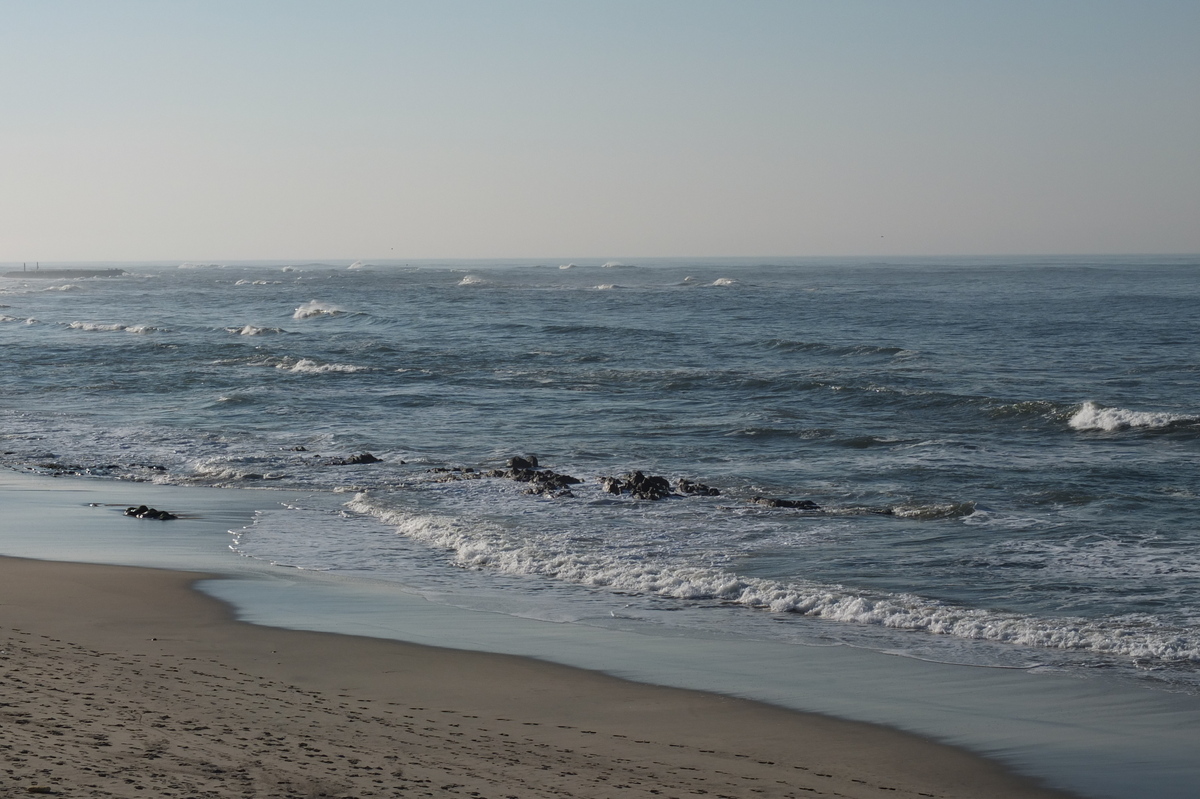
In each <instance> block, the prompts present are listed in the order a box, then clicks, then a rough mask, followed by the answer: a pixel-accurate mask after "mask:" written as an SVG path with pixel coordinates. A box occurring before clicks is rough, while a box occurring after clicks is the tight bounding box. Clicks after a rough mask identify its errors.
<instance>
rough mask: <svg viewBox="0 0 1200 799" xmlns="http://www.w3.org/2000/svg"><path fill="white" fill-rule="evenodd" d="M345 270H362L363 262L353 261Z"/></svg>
mask: <svg viewBox="0 0 1200 799" xmlns="http://www.w3.org/2000/svg"><path fill="white" fill-rule="evenodd" d="M346 268H347V269H362V268H363V262H362V261H355V262H354V263H352V264H350V265H349V266H347V267H346Z"/></svg>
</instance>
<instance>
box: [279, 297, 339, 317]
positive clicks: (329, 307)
mask: <svg viewBox="0 0 1200 799" xmlns="http://www.w3.org/2000/svg"><path fill="white" fill-rule="evenodd" d="M345 312H346V311H345V310H344V309H342V308H339V307H338V306H336V305H333V304H332V303H328V302H321V301H320V300H310V301H309V302H306V303H304V304H303V305H301V306H300V307H299V308H297V309H296V312H295V313H293V314H292V318H293V319H311V318H312V317H314V316H337V315H339V314H343V313H345Z"/></svg>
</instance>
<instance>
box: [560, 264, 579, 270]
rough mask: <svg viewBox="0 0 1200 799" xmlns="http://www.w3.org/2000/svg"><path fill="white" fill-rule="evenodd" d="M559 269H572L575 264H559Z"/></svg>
mask: <svg viewBox="0 0 1200 799" xmlns="http://www.w3.org/2000/svg"><path fill="white" fill-rule="evenodd" d="M558 268H559V269H574V268H575V264H559V266H558Z"/></svg>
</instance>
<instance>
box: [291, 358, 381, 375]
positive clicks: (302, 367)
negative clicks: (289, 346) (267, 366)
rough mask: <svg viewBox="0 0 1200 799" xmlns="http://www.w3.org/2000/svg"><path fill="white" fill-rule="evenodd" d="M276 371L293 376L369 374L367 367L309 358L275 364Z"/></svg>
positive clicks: (369, 369) (369, 368)
mask: <svg viewBox="0 0 1200 799" xmlns="http://www.w3.org/2000/svg"><path fill="white" fill-rule="evenodd" d="M275 368H276V369H283V370H285V371H288V372H291V373H293V374H306V375H319V374H328V373H330V372H344V373H347V374H350V373H354V372H369V371H371V367H369V366H355V365H353V364H348V363H318V362H316V361H314V360H312V359H311V358H301V359H300V360H298V361H294V362H288V361H285V362H284V363H279V364H275Z"/></svg>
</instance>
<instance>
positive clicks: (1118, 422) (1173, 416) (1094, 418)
mask: <svg viewBox="0 0 1200 799" xmlns="http://www.w3.org/2000/svg"><path fill="white" fill-rule="evenodd" d="M1180 422H1200V417H1197V416H1186V415H1183V414H1178V413H1165V412H1156V411H1132V410H1128V409H1126V408H1101V407H1100V406H1099V405H1097V404H1096V403H1094V402H1090V401H1089V402H1085V403H1083V405H1081V406H1080V407H1079V410H1077V411H1076V412H1075V413H1074V415H1072V416H1071V418H1070V419H1069V420H1068V421H1067V424H1069V425H1070V426H1071V427H1072V428H1073V429H1075V430H1103V431H1105V432H1109V433H1112V432H1116V431H1118V430H1129V429H1151V430H1154V429H1161V428H1164V427H1170V426H1172V425H1175V424H1179V423H1180Z"/></svg>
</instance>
